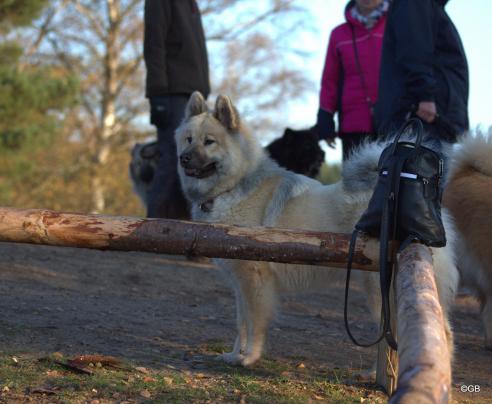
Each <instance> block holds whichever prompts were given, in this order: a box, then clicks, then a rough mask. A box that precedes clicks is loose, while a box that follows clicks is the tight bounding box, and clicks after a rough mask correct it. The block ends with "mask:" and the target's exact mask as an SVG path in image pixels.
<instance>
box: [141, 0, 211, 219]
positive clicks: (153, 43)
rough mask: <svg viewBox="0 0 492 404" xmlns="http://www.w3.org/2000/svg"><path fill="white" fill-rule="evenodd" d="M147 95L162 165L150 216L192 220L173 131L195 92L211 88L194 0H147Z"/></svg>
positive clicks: (151, 192) (153, 189)
mask: <svg viewBox="0 0 492 404" xmlns="http://www.w3.org/2000/svg"><path fill="white" fill-rule="evenodd" d="M144 22H145V31H144V59H145V65H146V68H147V77H146V97H147V98H148V99H149V102H150V123H151V124H153V125H155V126H156V127H157V141H158V146H159V153H160V158H159V164H158V167H157V170H156V173H155V176H154V178H153V182H152V184H151V186H150V188H149V191H148V195H147V201H148V204H147V216H148V217H162V218H170V219H189V218H190V214H189V208H188V205H187V202H186V200H185V198H184V196H183V192H182V191H181V186H180V183H179V178H178V174H177V156H176V144H175V140H174V131H175V129H176V128H177V127H178V126H179V124H180V123H181V120H182V119H183V116H184V110H185V107H186V103H187V102H188V99H189V97H190V95H191V94H192V93H193V91H196V90H197V91H200V92H201V93H202V94H203V95H204V96H205V97H207V96H208V94H209V93H210V84H209V71H208V69H209V67H208V57H207V49H206V45H205V35H204V32H203V27H202V22H201V15H200V11H199V9H198V6H197V4H196V1H195V0H166V1H162V0H146V1H145V10H144Z"/></svg>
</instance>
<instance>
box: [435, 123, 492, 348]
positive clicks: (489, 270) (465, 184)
mask: <svg viewBox="0 0 492 404" xmlns="http://www.w3.org/2000/svg"><path fill="white" fill-rule="evenodd" d="M451 156H452V162H451V163H452V164H451V170H450V173H449V178H448V180H447V184H446V187H445V189H444V196H443V203H444V206H446V207H447V208H448V209H449V211H450V212H451V214H452V215H453V218H454V220H455V223H456V227H457V230H458V237H459V242H458V243H457V246H456V249H457V250H456V252H457V258H458V269H459V271H460V275H461V285H462V286H464V287H465V288H467V289H469V290H471V291H472V292H474V293H475V294H476V295H477V297H478V299H479V301H480V303H481V309H482V321H483V324H484V329H485V347H486V348H487V349H492V250H491V249H490V242H491V240H492V159H491V156H492V132H491V133H489V134H488V136H486V135H483V134H477V135H476V136H471V135H469V136H467V137H466V138H464V140H463V141H462V142H461V143H460V144H459V145H458V147H457V148H455V149H454V150H453V152H452V154H451Z"/></svg>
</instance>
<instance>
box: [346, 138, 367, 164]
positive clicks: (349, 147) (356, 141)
mask: <svg viewBox="0 0 492 404" xmlns="http://www.w3.org/2000/svg"><path fill="white" fill-rule="evenodd" d="M367 136H368V135H367V134H366V133H342V134H341V136H340V138H341V139H342V154H343V161H345V160H347V159H348V158H349V156H350V154H352V151H353V150H354V149H355V148H357V147H358V146H359V145H360V144H361V143H362V142H363V141H364V139H365V138H366V137H367Z"/></svg>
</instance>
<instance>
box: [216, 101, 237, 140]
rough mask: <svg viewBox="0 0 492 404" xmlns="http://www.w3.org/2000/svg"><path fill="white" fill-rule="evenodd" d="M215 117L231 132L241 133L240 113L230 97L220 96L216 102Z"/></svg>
mask: <svg viewBox="0 0 492 404" xmlns="http://www.w3.org/2000/svg"><path fill="white" fill-rule="evenodd" d="M214 117H215V118H216V119H217V120H218V121H219V122H220V123H221V124H222V125H224V126H225V128H226V129H227V130H229V131H230V132H237V131H239V127H240V121H239V113H238V112H237V109H236V107H234V105H232V101H231V99H230V98H229V97H227V96H224V95H219V96H218V97H217V101H215V110H214Z"/></svg>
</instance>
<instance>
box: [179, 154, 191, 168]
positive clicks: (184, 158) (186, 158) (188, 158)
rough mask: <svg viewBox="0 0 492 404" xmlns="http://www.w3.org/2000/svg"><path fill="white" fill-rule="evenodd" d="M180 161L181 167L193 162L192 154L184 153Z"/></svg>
mask: <svg viewBox="0 0 492 404" xmlns="http://www.w3.org/2000/svg"><path fill="white" fill-rule="evenodd" d="M179 161H180V162H181V165H186V164H188V163H189V162H190V161H191V153H183V154H182V155H181V156H179Z"/></svg>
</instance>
